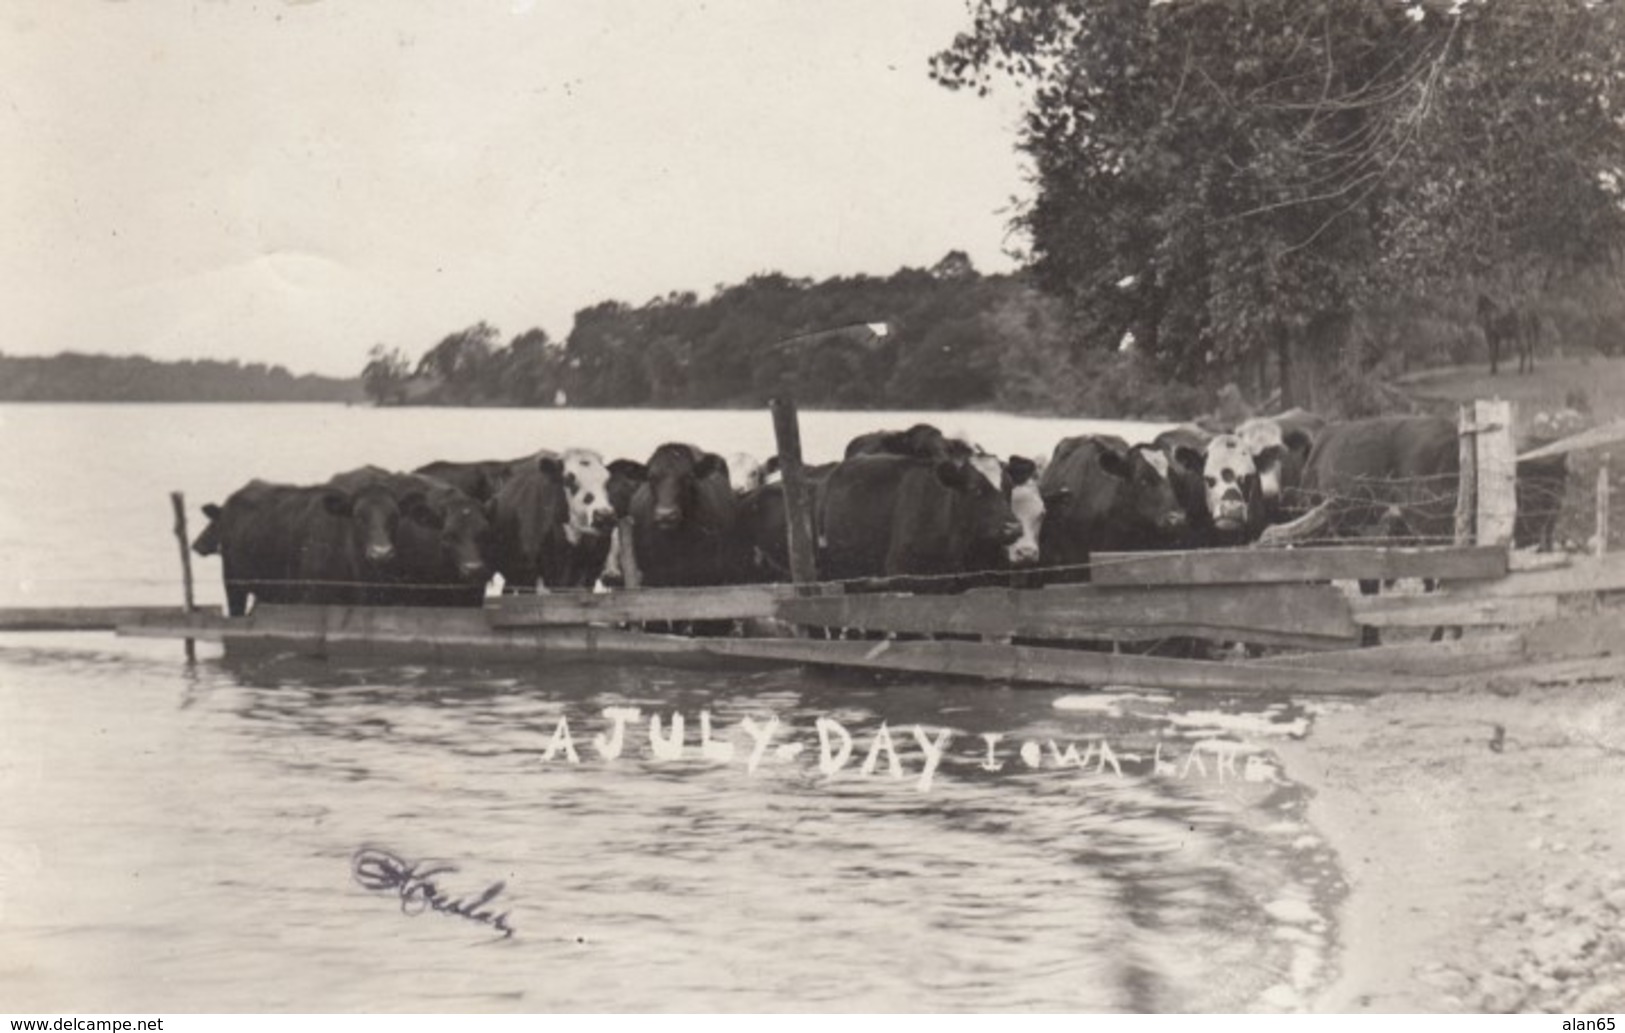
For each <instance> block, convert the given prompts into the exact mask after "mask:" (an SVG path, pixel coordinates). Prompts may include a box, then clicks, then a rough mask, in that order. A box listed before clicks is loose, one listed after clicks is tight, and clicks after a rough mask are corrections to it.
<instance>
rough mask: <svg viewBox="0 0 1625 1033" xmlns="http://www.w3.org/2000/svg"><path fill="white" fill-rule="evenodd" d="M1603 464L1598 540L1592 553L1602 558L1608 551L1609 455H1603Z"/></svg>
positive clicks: (1599, 484) (1599, 483)
mask: <svg viewBox="0 0 1625 1033" xmlns="http://www.w3.org/2000/svg"><path fill="white" fill-rule="evenodd" d="M1601 458H1602V464H1601V465H1600V466H1598V467H1597V540H1596V542H1595V543H1593V545H1592V546H1591V551H1592V553H1593V554H1595V555H1597V556H1601V555H1602V554H1603V553H1605V552H1607V551H1608V505H1609V499H1608V453H1606V452H1604V453H1602V454H1601Z"/></svg>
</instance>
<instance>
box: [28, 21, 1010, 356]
mask: <svg viewBox="0 0 1625 1033" xmlns="http://www.w3.org/2000/svg"><path fill="white" fill-rule="evenodd" d="M967 22H968V14H967V13H966V11H965V8H964V3H963V0H798V2H788V0H704V2H701V0H573V2H569V3H565V2H562V0H435V2H426V0H413V2H412V3H385V2H382V0H379V2H359V0H303V2H297V0H285V2H281V0H259V2H250V0H199V2H186V0H156V2H152V3H145V2H143V3H114V2H103V3H95V4H92V3H88V2H61V0H11V2H8V3H5V4H3V5H0V153H3V154H4V155H5V159H4V163H3V168H0V225H3V226H4V227H5V229H4V232H3V233H0V301H3V304H4V312H5V321H4V326H5V332H4V334H3V335H0V351H4V352H6V353H8V354H25V353H27V354H35V353H54V352H57V351H62V350H67V349H72V350H77V351H88V352H113V353H126V352H141V353H145V354H148V355H151V356H153V357H155V358H183V357H198V358H202V357H217V358H238V359H242V360H244V361H264V362H274V363H282V364H284V365H286V366H288V367H289V368H290V369H293V370H294V371H296V372H323V373H332V374H342V375H349V374H354V373H356V372H358V371H359V370H360V367H361V366H362V365H363V363H364V362H365V356H366V352H367V350H368V348H370V347H371V346H372V345H373V344H374V343H378V342H382V343H385V344H388V345H390V346H398V347H401V348H403V349H405V350H406V351H407V352H408V353H409V354H411V355H413V356H417V355H419V354H421V353H422V352H423V351H425V350H426V349H427V348H429V347H430V346H431V345H433V344H434V342H435V341H437V340H439V339H440V337H442V336H444V335H445V334H446V333H448V332H450V331H452V330H456V329H460V328H462V327H464V326H468V325H470V324H472V323H474V322H476V321H478V320H481V319H484V320H487V321H489V322H491V323H493V324H494V325H496V326H497V327H499V328H500V329H501V330H502V332H503V334H504V336H505V338H511V337H513V336H514V335H516V334H518V333H519V332H521V331H523V330H525V329H527V328H529V327H532V326H541V327H542V328H544V329H546V330H547V332H548V333H549V334H551V335H553V336H554V337H555V338H563V337H564V336H565V335H567V334H568V333H569V331H570V325H571V318H572V316H573V314H574V313H575V311H576V310H577V309H580V308H583V307H586V306H587V305H591V304H594V303H596V302H599V301H602V300H606V299H610V298H614V299H618V300H622V301H627V302H630V303H632V304H642V303H643V302H645V301H647V300H649V299H650V298H651V297H654V296H656V295H660V294H664V293H666V292H667V291H670V290H694V291H696V292H698V293H699V294H700V295H701V296H702V297H704V296H707V295H709V294H710V292H711V291H712V289H713V288H714V287H715V286H716V285H717V284H719V283H736V282H739V281H740V280H742V279H744V278H745V277H747V276H749V275H751V274H753V273H757V272H764V271H770V270H777V271H781V272H784V273H787V274H790V275H796V276H811V277H814V278H818V279H822V278H825V277H828V276H833V275H840V274H853V273H860V272H861V273H875V274H886V273H890V272H892V271H893V270H895V269H897V268H898V267H900V266H903V265H910V266H927V265H930V264H932V263H934V262H935V261H936V260H937V259H938V258H940V257H941V256H942V255H943V254H944V253H946V252H947V251H948V250H950V249H952V248H962V249H964V250H965V251H967V252H968V253H969V254H970V256H971V258H972V259H973V261H975V263H976V264H977V266H978V267H979V268H981V269H982V270H983V271H985V272H993V271H1001V270H1007V269H1009V268H1011V267H1012V265H1013V262H1012V261H1011V260H1010V258H1008V257H1007V255H1006V253H1005V252H1006V250H1007V249H1008V248H1009V247H1011V246H1012V245H1014V244H1017V243H1019V242H1018V241H1014V240H1012V239H1011V238H1009V237H1008V235H1007V229H1006V224H1007V222H1008V219H1009V215H1010V212H1009V203H1010V199H1011V197H1012V196H1020V195H1023V194H1024V192H1025V186H1024V181H1023V178H1022V172H1021V168H1022V166H1021V162H1020V159H1019V157H1018V156H1017V155H1016V154H1015V152H1014V149H1013V141H1014V137H1015V130H1016V127H1017V123H1018V119H1019V111H1018V107H1017V104H1016V98H1015V97H1014V95H1013V94H1012V93H1011V92H1010V91H1008V90H1006V91H1003V93H1002V95H996V96H995V97H992V98H985V99H984V98H977V97H976V96H974V94H969V93H963V92H961V93H953V92H949V91H947V90H945V89H943V88H941V87H940V86H937V85H935V84H934V83H932V82H931V80H930V79H929V77H928V75H927V68H926V61H927V58H928V57H929V55H930V54H931V53H933V52H934V51H936V50H938V49H941V48H942V47H944V46H946V45H947V44H948V43H949V42H950V41H951V40H952V38H953V35H954V33H955V32H956V31H959V30H960V29H962V28H964V27H965V25H966V24H967Z"/></svg>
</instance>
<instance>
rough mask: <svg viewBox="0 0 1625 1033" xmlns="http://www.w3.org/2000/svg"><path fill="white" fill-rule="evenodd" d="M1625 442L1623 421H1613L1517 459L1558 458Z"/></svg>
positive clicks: (1542, 447) (1522, 460) (1519, 460)
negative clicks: (1581, 450)
mask: <svg viewBox="0 0 1625 1033" xmlns="http://www.w3.org/2000/svg"><path fill="white" fill-rule="evenodd" d="M1621 441H1625V420H1615V421H1614V422H1613V423H1609V424H1605V425H1603V426H1601V427H1592V428H1591V429H1590V430H1585V431H1581V432H1580V433H1578V434H1575V435H1573V436H1571V437H1566V438H1563V439H1562V440H1561V441H1554V442H1552V443H1551V444H1549V445H1542V446H1541V447H1540V448H1537V449H1533V450H1531V451H1528V452H1525V453H1524V454H1523V455H1521V456H1519V457H1518V462H1520V463H1521V462H1524V461H1525V460H1528V459H1545V458H1546V457H1547V456H1560V455H1562V454H1564V453H1565V452H1573V451H1575V450H1577V449H1582V448H1598V447H1601V446H1603V445H1614V444H1618V443H1619V442H1621Z"/></svg>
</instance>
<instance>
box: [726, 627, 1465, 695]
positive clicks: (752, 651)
mask: <svg viewBox="0 0 1625 1033" xmlns="http://www.w3.org/2000/svg"><path fill="white" fill-rule="evenodd" d="M707 648H709V649H710V650H711V651H712V652H713V653H715V654H716V655H718V656H731V657H749V658H752V659H770V660H786V661H793V662H797V663H808V664H824V665H829V666H835V667H859V668H867V669H873V670H891V671H914V672H918V673H922V674H936V675H949V676H962V677H974V678H986V679H991V680H995V681H1007V682H1037V683H1042V684H1046V685H1083V686H1098V685H1132V686H1138V687H1143V688H1161V689H1177V690H1181V691H1212V692H1289V693H1293V694H1303V695H1323V694H1333V693H1336V694H1347V693H1377V692H1429V691H1435V690H1436V688H1437V686H1436V685H1434V684H1433V683H1431V682H1428V681H1425V680H1419V679H1410V678H1404V677H1396V676H1394V675H1390V674H1387V673H1371V674H1364V673H1350V672H1343V671H1323V670H1318V669H1302V668H1269V667H1255V666H1252V665H1248V664H1231V663H1218V662H1213V661H1201V660H1169V659H1164V658H1161V657H1147V656H1134V655H1132V654H1126V653H1096V652H1090V651H1086V650H1081V649H1078V650H1074V649H1052V648H1047V647H1041V646H1011V645H999V644H994V643H987V642H952V641H950V642H894V641H881V642H823V641H817V640H804V639H797V640H771V639H712V640H709V641H708V642H707Z"/></svg>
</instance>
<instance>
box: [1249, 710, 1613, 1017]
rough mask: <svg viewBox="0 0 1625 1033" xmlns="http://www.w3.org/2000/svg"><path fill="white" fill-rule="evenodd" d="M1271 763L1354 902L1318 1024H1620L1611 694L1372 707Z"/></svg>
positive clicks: (1342, 717)
mask: <svg viewBox="0 0 1625 1033" xmlns="http://www.w3.org/2000/svg"><path fill="white" fill-rule="evenodd" d="M1278 749H1279V753H1280V755H1281V758H1282V760H1283V762H1284V764H1285V765H1286V770H1287V772H1288V775H1289V777H1291V778H1292V779H1293V780H1294V781H1296V782H1300V783H1302V784H1304V785H1307V786H1309V787H1310V788H1311V789H1312V790H1313V794H1314V795H1313V799H1312V802H1311V804H1310V808H1309V818H1310V821H1311V823H1312V824H1313V825H1314V826H1315V827H1316V828H1317V829H1318V830H1319V831H1320V832H1321V834H1322V835H1324V836H1325V837H1326V839H1327V840H1328V841H1329V842H1330V843H1331V845H1332V846H1333V848H1334V849H1335V850H1336V851H1337V854H1338V857H1339V861H1340V864H1341V866H1342V868H1343V870H1344V873H1345V876H1346V878H1347V880H1348V883H1349V887H1350V890H1349V895H1348V898H1347V900H1346V901H1345V903H1344V906H1343V908H1342V913H1341V914H1340V915H1339V926H1340V928H1339V940H1340V947H1341V949H1340V951H1339V954H1338V957H1337V964H1336V968H1337V971H1338V975H1337V977H1336V978H1335V979H1334V981H1333V982H1332V983H1331V984H1330V985H1329V986H1328V987H1327V988H1326V989H1325V991H1324V992H1323V993H1322V994H1321V995H1320V996H1319V998H1318V999H1317V1000H1316V1002H1315V1004H1314V1007H1315V1010H1318V1011H1322V1012H1414V1011H1438V1012H1464V1011H1465V1012H1505V1011H1533V1012H1563V1013H1569V1014H1584V1013H1587V1012H1590V1013H1595V1012H1608V1011H1619V1010H1622V1009H1625V684H1622V683H1620V682H1618V681H1613V682H1604V683H1593V684H1589V685H1580V686H1569V687H1563V688H1547V687H1542V688H1525V689H1522V690H1521V691H1517V692H1503V691H1497V690H1496V689H1495V687H1494V686H1493V681H1492V682H1491V683H1490V684H1488V685H1486V686H1484V687H1482V688H1479V689H1475V690H1472V691H1470V692H1466V693H1456V694H1448V695H1429V696H1417V695H1397V694H1396V695H1390V696H1383V697H1379V698H1376V699H1372V700H1369V701H1366V702H1360V703H1356V704H1352V705H1349V706H1347V707H1338V708H1333V709H1330V710H1328V711H1327V712H1325V713H1322V714H1321V715H1320V716H1319V717H1318V718H1317V720H1316V721H1315V725H1314V728H1313V731H1312V732H1311V733H1310V735H1309V736H1308V737H1307V738H1306V739H1303V740H1301V741H1294V742H1291V743H1287V744H1284V745H1283V746H1281V747H1279V748H1278Z"/></svg>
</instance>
